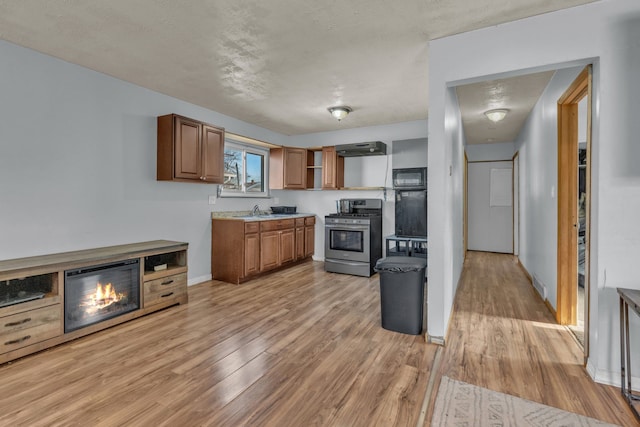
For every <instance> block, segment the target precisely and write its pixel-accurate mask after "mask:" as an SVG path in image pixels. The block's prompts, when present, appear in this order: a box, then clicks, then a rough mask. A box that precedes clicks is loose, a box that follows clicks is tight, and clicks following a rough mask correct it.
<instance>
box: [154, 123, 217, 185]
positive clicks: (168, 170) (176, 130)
mask: <svg viewBox="0 0 640 427" xmlns="http://www.w3.org/2000/svg"><path fill="white" fill-rule="evenodd" d="M157 121H158V141H157V143H158V144H157V149H158V153H157V179H158V181H181V182H202V183H208V184H222V182H223V180H224V129H222V128H219V127H216V126H212V125H209V124H207V123H203V122H199V121H197V120H193V119H189V118H187V117H182V116H179V115H177V114H167V115H165V116H160V117H158V119H157Z"/></svg>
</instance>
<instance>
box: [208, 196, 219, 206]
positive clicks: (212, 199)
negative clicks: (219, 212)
mask: <svg viewBox="0 0 640 427" xmlns="http://www.w3.org/2000/svg"><path fill="white" fill-rule="evenodd" d="M216 199H217V197H216V195H215V194H212V195H210V196H209V204H210V205H215V204H216Z"/></svg>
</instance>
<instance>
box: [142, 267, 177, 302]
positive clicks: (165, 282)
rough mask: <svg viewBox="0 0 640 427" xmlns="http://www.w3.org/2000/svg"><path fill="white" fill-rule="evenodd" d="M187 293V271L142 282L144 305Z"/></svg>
mask: <svg viewBox="0 0 640 427" xmlns="http://www.w3.org/2000/svg"><path fill="white" fill-rule="evenodd" d="M186 293H187V273H180V274H174V275H173V276H167V277H163V278H161V279H156V280H150V281H148V282H144V306H145V307H149V306H151V305H154V304H160V303H162V302H164V301H166V300H168V299H175V298H176V297H180V296H182V295H184V294H186Z"/></svg>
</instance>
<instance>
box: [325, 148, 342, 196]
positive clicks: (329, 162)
mask: <svg viewBox="0 0 640 427" xmlns="http://www.w3.org/2000/svg"><path fill="white" fill-rule="evenodd" d="M342 187H344V157H342V156H338V153H337V151H336V147H322V189H323V190H338V189H340V188H342Z"/></svg>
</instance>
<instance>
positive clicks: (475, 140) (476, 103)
mask: <svg viewBox="0 0 640 427" xmlns="http://www.w3.org/2000/svg"><path fill="white" fill-rule="evenodd" d="M553 73H554V72H553V71H547V72H544V73H535V74H528V75H525V76H518V77H511V78H507V79H500V80H491V81H484V82H480V83H473V84H468V85H463V86H458V87H456V94H457V95H458V102H459V104H460V114H461V116H462V126H463V127H464V136H465V139H466V142H467V144H486V143H499V142H513V141H515V140H516V137H517V136H518V133H519V132H520V129H521V128H522V126H523V125H524V122H525V121H526V119H527V117H528V116H529V113H530V112H531V109H532V108H533V106H534V105H535V104H536V102H537V101H538V98H540V95H542V92H543V91H544V89H545V88H546V87H547V84H549V80H551V77H553ZM493 109H507V110H508V113H507V115H506V117H505V118H504V119H503V120H501V121H499V122H497V123H494V122H492V121H491V120H489V119H488V118H487V117H486V116H485V115H484V113H485V111H488V110H493Z"/></svg>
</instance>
